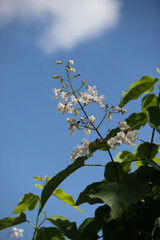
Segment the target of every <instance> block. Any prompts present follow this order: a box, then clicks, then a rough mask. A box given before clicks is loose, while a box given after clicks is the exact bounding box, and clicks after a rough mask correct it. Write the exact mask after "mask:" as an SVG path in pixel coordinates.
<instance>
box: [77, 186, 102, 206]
mask: <svg viewBox="0 0 160 240" xmlns="http://www.w3.org/2000/svg"><path fill="white" fill-rule="evenodd" d="M99 184H100V182H95V183H92V184H90V185H88V186H87V187H86V188H85V190H84V191H83V192H81V193H80V195H79V197H78V199H77V201H76V205H80V204H83V203H89V204H91V205H92V204H96V203H103V201H102V200H101V199H98V198H95V199H94V198H91V197H90V196H89V193H90V191H91V190H93V189H94V188H96V187H97V186H99Z"/></svg>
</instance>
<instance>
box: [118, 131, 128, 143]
mask: <svg viewBox="0 0 160 240" xmlns="http://www.w3.org/2000/svg"><path fill="white" fill-rule="evenodd" d="M125 137H126V135H125V133H124V132H118V133H117V138H116V142H117V143H125Z"/></svg>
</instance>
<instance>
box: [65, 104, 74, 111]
mask: <svg viewBox="0 0 160 240" xmlns="http://www.w3.org/2000/svg"><path fill="white" fill-rule="evenodd" d="M74 110H75V108H73V107H72V103H71V102H69V103H67V104H66V111H67V112H69V113H72V112H73V111H74Z"/></svg>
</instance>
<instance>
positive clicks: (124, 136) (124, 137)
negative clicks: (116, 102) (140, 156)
mask: <svg viewBox="0 0 160 240" xmlns="http://www.w3.org/2000/svg"><path fill="white" fill-rule="evenodd" d="M118 127H119V128H120V130H121V131H120V132H118V133H117V135H116V136H115V137H112V138H110V139H109V140H108V141H107V143H108V145H109V146H110V147H111V148H112V149H115V148H116V145H120V144H128V145H132V144H134V143H135V141H136V140H137V137H136V136H137V134H138V130H133V131H131V130H130V127H129V126H128V125H127V123H126V121H124V122H119V123H118ZM125 130H127V133H125V132H124V131H125Z"/></svg>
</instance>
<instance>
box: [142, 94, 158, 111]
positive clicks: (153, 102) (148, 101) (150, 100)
mask: <svg viewBox="0 0 160 240" xmlns="http://www.w3.org/2000/svg"><path fill="white" fill-rule="evenodd" d="M157 104H158V98H157V96H156V95H155V94H147V95H146V96H144V98H143V99H142V104H141V111H142V112H143V113H145V114H146V113H147V111H146V109H147V108H148V107H157ZM159 107H160V103H159Z"/></svg>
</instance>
